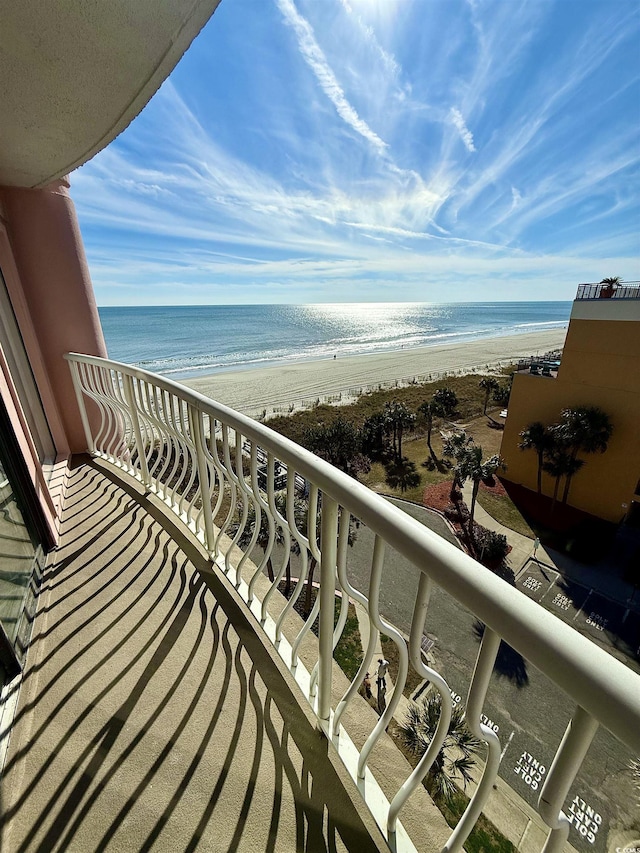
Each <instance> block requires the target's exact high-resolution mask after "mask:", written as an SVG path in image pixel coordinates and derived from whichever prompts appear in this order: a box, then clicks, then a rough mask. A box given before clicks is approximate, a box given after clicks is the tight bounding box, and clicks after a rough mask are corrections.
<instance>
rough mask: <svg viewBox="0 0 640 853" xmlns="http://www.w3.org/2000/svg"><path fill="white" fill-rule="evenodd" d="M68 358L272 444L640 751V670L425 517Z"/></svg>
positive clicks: (302, 454)
mask: <svg viewBox="0 0 640 853" xmlns="http://www.w3.org/2000/svg"><path fill="white" fill-rule="evenodd" d="M65 358H66V359H67V360H68V361H72V362H73V361H75V362H79V363H85V364H91V365H94V366H97V367H102V368H111V369H114V370H117V371H120V372H121V373H123V374H125V375H129V376H131V377H133V378H137V379H140V380H143V381H145V382H150V383H151V384H153V385H156V386H157V387H159V388H160V389H163V390H165V391H167V392H169V393H171V394H175V395H176V396H177V397H179V398H181V399H183V400H184V401H185V402H187V403H189V404H191V405H192V406H193V407H195V408H196V409H199V410H200V411H202V412H203V413H204V414H206V415H209V416H210V417H213V418H216V419H218V420H223V421H225V422H226V423H227V424H228V425H229V426H230V427H231V428H232V429H237V430H239V431H240V432H241V433H242V434H243V435H244V436H245V437H247V438H250V439H252V440H254V441H256V443H259V444H260V445H261V446H262V447H264V448H266V449H267V450H269V451H271V452H272V453H273V454H274V455H276V456H277V457H278V458H279V459H281V460H282V461H283V462H285V463H287V465H291V466H292V467H293V468H295V469H296V470H297V471H298V472H299V473H301V474H302V475H303V476H304V477H306V478H307V479H308V480H309V481H311V482H313V483H314V484H315V485H317V486H318V487H319V488H320V489H321V490H322V492H323V493H325V494H326V495H327V496H328V497H330V498H331V499H333V500H335V501H336V502H337V503H339V504H340V505H341V506H343V507H344V508H345V509H346V510H347V511H349V512H350V513H351V514H352V515H353V516H354V517H356V518H358V519H360V520H361V521H362V522H364V523H365V524H366V525H367V526H369V527H370V528H371V529H372V530H373V531H374V532H375V533H377V534H379V535H380V536H381V537H382V538H383V539H384V540H385V541H386V542H387V543H388V544H389V545H391V546H392V547H393V548H394V549H395V550H396V551H397V552H398V553H399V554H401V555H402V556H404V557H405V558H406V559H408V560H409V561H410V562H411V563H412V564H413V565H415V566H416V567H417V568H418V570H419V571H421V572H422V573H424V574H427V575H429V576H430V577H431V578H432V579H433V580H434V581H435V582H436V583H437V584H438V586H440V587H441V588H442V589H444V590H446V591H447V592H449V593H450V594H451V595H453V596H454V597H455V598H456V599H457V600H458V601H459V602H461V603H462V604H463V605H464V606H465V607H467V608H468V609H469V610H470V611H472V612H473V613H474V614H475V615H476V616H477V617H478V618H479V619H480V620H481V621H482V622H484V623H485V624H486V625H487V626H489V628H491V629H493V630H494V631H496V632H497V633H498V634H499V635H500V636H501V637H502V638H503V639H504V640H505V642H507V643H508V644H509V645H510V646H512V647H513V648H514V649H515V650H516V651H517V652H519V653H520V654H522V655H523V657H525V658H526V659H527V660H528V661H529V662H530V663H531V664H533V665H534V666H535V667H536V668H537V669H539V670H541V671H542V672H543V673H544V674H545V675H546V676H547V677H548V678H549V679H550V680H551V681H553V682H554V683H555V684H556V685H557V686H558V687H559V688H560V689H561V690H562V691H564V692H565V693H566V694H568V695H569V696H570V697H571V698H572V699H573V700H574V701H575V702H576V703H577V704H578V705H579V706H580V707H582V708H584V709H585V710H586V711H587V712H588V713H589V714H590V715H591V716H593V717H594V718H595V719H597V720H598V721H599V722H600V723H601V724H602V725H603V726H605V728H607V729H609V731H611V732H612V733H613V734H614V735H615V736H616V737H617V738H619V739H620V740H622V741H624V742H625V743H626V744H627V745H628V746H629V747H630V748H632V749H634V750H635V751H637V752H640V724H639V721H640V698H639V697H640V676H638V675H637V674H636V673H634V672H633V671H632V670H631V669H629V668H628V667H627V666H625V665H624V664H623V663H622V662H620V661H618V660H617V659H616V658H614V657H612V656H611V655H610V654H608V653H607V652H606V651H605V650H604V649H601V648H600V647H599V646H597V645H596V644H595V643H592V642H591V641H590V640H589V639H587V638H586V637H584V636H582V635H581V634H579V633H578V632H577V631H575V630H574V629H573V628H571V627H570V626H569V625H567V624H565V623H564V622H562V621H561V620H560V619H558V618H557V617H555V616H554V615H553V614H551V613H549V612H547V611H546V610H544V609H543V608H541V607H540V606H539V605H538V604H536V603H535V602H534V601H532V600H530V599H529V598H528V597H527V596H526V595H524V594H523V593H522V592H520V591H519V590H517V589H515V588H514V587H512V586H511V585H509V584H507V583H505V582H504V581H503V580H501V579H500V578H498V577H497V576H496V575H494V574H493V573H492V572H490V571H489V570H488V569H484V568H483V567H481V566H480V565H479V564H478V563H477V562H476V561H475V560H473V559H472V558H471V557H469V556H468V555H466V554H464V553H463V552H462V551H460V550H459V549H457V548H456V547H455V546H454V545H452V544H451V543H449V542H447V541H446V540H444V539H442V538H441V537H440V536H438V535H437V534H435V533H433V532H432V531H431V530H429V529H428V528H427V527H425V526H424V525H423V524H421V523H420V522H419V521H417V520H416V519H414V518H412V517H411V516H409V515H408V514H407V513H404V512H403V511H402V510H401V509H399V508H397V507H395V506H393V504H391V503H390V502H389V501H386V500H385V499H384V498H382V497H381V496H380V495H377V494H375V493H374V492H372V491H371V490H370V489H369V488H367V487H366V486H364V485H363V484H362V483H359V482H357V481H356V480H354V479H353V478H351V477H349V476H348V475H347V474H345V473H343V472H342V471H339V470H338V469H336V468H334V467H333V466H332V465H330V464H329V463H327V462H325V461H324V460H322V459H319V458H318V457H317V456H315V455H314V454H313V453H311V452H309V451H308V450H305V449H304V448H302V447H300V446H299V445H297V444H295V443H294V442H293V441H291V440H290V439H288V438H286V437H284V436H282V435H280V434H278V433H276V432H274V431H273V430H271V429H270V428H269V427H267V426H265V425H264V424H261V423H259V422H258V421H254V420H253V419H251V418H249V417H247V416H246V415H243V414H241V413H240V412H237V411H235V410H233V409H231V408H229V407H228V406H225V405H223V404H221V403H217V402H215V401H213V400H211V399H210V398H208V397H205V396H204V395H202V394H200V393H198V392H197V391H194V390H192V389H190V388H186V387H185V386H183V385H180V384H179V383H176V382H173V381H172V380H170V379H165V378H164V377H161V376H158V375H156V374H153V373H150V372H149V371H146V370H143V369H141V368H136V367H132V366H130V365H127V364H123V363H121V362H117V361H112V360H110V359H103V358H99V357H95V356H85V355H81V354H79V353H69V354H67V355H65Z"/></svg>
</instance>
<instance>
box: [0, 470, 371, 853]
mask: <svg viewBox="0 0 640 853" xmlns="http://www.w3.org/2000/svg"><path fill="white" fill-rule="evenodd" d="M161 522H162V523H161ZM170 534H171V535H170ZM303 756H304V758H303ZM350 785H351V787H350ZM354 794H355V797H354V796H353V795H354ZM354 802H355V803H356V805H354ZM2 807H3V808H2V811H3V815H4V817H3V822H2V837H1V843H0V846H1V848H2V850H3V851H7V853H18V851H30V853H31V851H41V853H44V851H46V853H52V851H58V850H64V851H83V853H86V851H89V850H91V851H103V850H104V851H127V853H130V852H131V851H143V850H144V851H147V850H158V851H172V853H174V851H189V850H196V849H197V850H207V851H230V850H243V851H244V850H247V851H249V850H250V851H254V850H255V851H277V853H280V851H293V850H313V851H315V850H344V849H348V850H358V851H365V850H382V849H386V844H385V843H384V841H383V839H382V836H381V835H380V833H379V832H378V831H377V829H376V828H375V824H373V821H372V819H371V818H370V816H369V815H368V813H367V812H366V810H365V809H359V808H358V807H357V793H356V789H355V787H354V786H352V784H351V782H350V780H349V779H348V778H346V774H345V771H343V770H342V769H341V767H340V766H339V765H338V763H337V762H335V760H334V759H332V758H331V755H330V754H329V755H327V743H326V740H325V739H324V738H323V737H322V736H320V734H319V733H318V732H317V730H316V728H315V725H314V721H313V718H312V716H311V713H310V711H307V710H306V709H305V708H304V706H302V705H301V704H300V703H299V702H298V701H297V699H296V698H295V689H294V688H292V681H291V679H290V677H289V675H288V673H287V672H286V670H285V669H284V667H283V665H282V663H281V662H280V661H279V659H277V658H275V657H274V655H273V654H272V652H271V651H270V650H269V649H268V648H266V647H265V646H264V645H263V643H262V640H261V639H260V635H259V634H257V633H256V632H255V631H254V629H253V627H252V623H251V622H250V621H249V618H248V617H246V616H245V615H244V614H243V612H242V609H241V608H240V607H239V606H238V601H237V598H236V597H235V595H234V592H233V590H232V588H231V587H230V585H229V584H228V583H227V582H226V580H225V579H221V578H219V577H217V576H216V575H214V574H212V573H210V572H207V571H206V563H205V561H204V559H203V558H202V556H201V555H200V553H199V551H198V549H196V548H195V547H194V546H193V543H190V542H189V541H188V539H187V538H185V537H182V536H181V535H180V534H179V532H178V531H176V530H175V528H172V527H171V526H170V523H168V522H166V521H165V520H164V519H163V516H162V513H161V512H160V511H159V510H158V509H157V507H156V506H155V505H154V504H153V502H152V501H148V500H146V499H145V498H144V497H142V496H141V493H139V492H138V493H136V492H135V487H132V489H131V492H128V491H126V490H124V489H123V488H122V487H121V486H120V485H118V483H117V482H116V481H115V480H112V479H111V478H110V477H109V476H108V475H107V474H106V473H105V472H104V471H103V470H101V469H100V468H99V467H97V466H95V465H93V464H92V463H88V462H87V461H86V460H84V461H80V462H78V463H77V464H76V466H75V467H74V469H73V471H72V472H71V477H70V481H69V489H68V493H67V498H66V504H65V512H64V517H63V527H62V539H61V544H60V546H59V548H58V550H57V551H56V552H55V553H54V554H53V555H52V558H50V560H49V563H48V567H47V569H46V571H45V576H44V580H43V591H42V595H41V599H40V605H39V612H38V616H37V619H36V622H35V626H34V631H33V639H32V644H31V648H30V652H29V656H28V661H27V668H26V671H25V674H24V680H23V685H22V689H21V695H20V703H19V706H18V711H17V715H16V721H15V724H14V729H13V732H12V735H11V741H10V746H9V755H8V758H7V763H6V766H5V773H4V778H3V780H2ZM361 812H362V813H361Z"/></svg>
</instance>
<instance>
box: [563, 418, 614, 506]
mask: <svg viewBox="0 0 640 853" xmlns="http://www.w3.org/2000/svg"><path fill="white" fill-rule="evenodd" d="M560 414H561V421H560V423H559V424H558V426H557V430H556V434H557V438H558V439H559V441H560V442H561V443H562V444H563V445H564V447H565V448H566V449H567V450H568V452H569V455H570V457H571V462H572V464H571V466H570V469H571V470H569V471H568V472H567V473H566V478H567V479H566V482H565V486H564V493H563V495H562V503H566V502H567V498H568V497H569V487H570V486H571V480H572V478H573V475H574V474H576V473H577V472H578V471H579V470H580V468H581V467H582V464H584V461H582V464H581V465H578V466H576V464H575V463H576V461H578V460H577V458H576V457H577V455H578V453H580V452H582V453H604V452H605V450H606V449H607V446H608V444H609V439H610V438H611V434H612V432H613V425H612V424H611V419H610V418H609V415H607V413H606V412H603V411H602V409H599V408H598V407H597V406H575V407H574V408H571V409H563V410H562V412H561V413H560Z"/></svg>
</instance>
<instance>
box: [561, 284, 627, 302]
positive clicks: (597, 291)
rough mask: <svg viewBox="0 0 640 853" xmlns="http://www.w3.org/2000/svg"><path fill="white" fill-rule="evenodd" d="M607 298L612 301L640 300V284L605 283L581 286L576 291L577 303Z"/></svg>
mask: <svg viewBox="0 0 640 853" xmlns="http://www.w3.org/2000/svg"><path fill="white" fill-rule="evenodd" d="M603 296H606V297H608V298H610V299H640V282H638V281H620V282H617V283H616V284H608V283H607V282H604V281H598V282H587V283H584V284H579V285H578V289H577V291H576V301H582V300H586V299H600V298H602V297H603Z"/></svg>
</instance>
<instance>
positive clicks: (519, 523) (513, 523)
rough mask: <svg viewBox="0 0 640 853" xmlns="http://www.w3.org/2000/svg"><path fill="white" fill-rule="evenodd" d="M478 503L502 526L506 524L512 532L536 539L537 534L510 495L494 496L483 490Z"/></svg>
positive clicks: (479, 494)
mask: <svg viewBox="0 0 640 853" xmlns="http://www.w3.org/2000/svg"><path fill="white" fill-rule="evenodd" d="M478 503H479V504H480V506H481V507H482V508H483V509H486V511H487V512H488V513H489V515H491V516H493V518H495V520H496V521H499V522H500V524H504V526H505V527H508V528H509V529H510V530H515V532H516V533H521V534H522V535H523V536H528V537H529V539H535V538H536V532H535V531H534V530H532V528H531V527H530V526H529V524H528V523H527V521H526V519H525V518H524V516H523V515H522V513H521V512H520V510H519V509H518V507H517V506H516V505H515V504H514V502H513V501H512V500H511V498H510V497H509V496H508V495H492V494H491V493H490V492H485V491H483V490H482V489H480V491H479V492H478Z"/></svg>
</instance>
